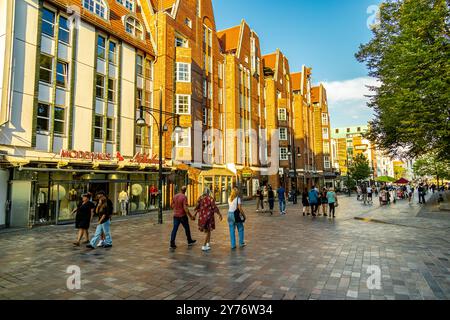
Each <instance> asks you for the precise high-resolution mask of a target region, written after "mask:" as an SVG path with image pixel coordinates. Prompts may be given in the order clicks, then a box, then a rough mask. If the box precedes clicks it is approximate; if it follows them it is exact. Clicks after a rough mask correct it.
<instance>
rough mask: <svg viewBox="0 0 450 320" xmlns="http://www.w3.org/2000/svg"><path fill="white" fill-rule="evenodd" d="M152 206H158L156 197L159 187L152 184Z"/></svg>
mask: <svg viewBox="0 0 450 320" xmlns="http://www.w3.org/2000/svg"><path fill="white" fill-rule="evenodd" d="M149 192H150V208H152V209H153V208H154V207H155V206H156V197H157V196H158V188H157V187H155V186H154V185H152V186H151V187H150V190H149Z"/></svg>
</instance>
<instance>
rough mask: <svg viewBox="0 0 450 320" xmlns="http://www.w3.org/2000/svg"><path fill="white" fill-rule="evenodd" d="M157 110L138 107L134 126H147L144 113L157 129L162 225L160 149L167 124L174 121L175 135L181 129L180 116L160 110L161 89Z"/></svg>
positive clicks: (160, 219)
mask: <svg viewBox="0 0 450 320" xmlns="http://www.w3.org/2000/svg"><path fill="white" fill-rule="evenodd" d="M159 97H160V99H159V109H154V108H148V107H144V106H140V107H139V118H138V119H137V120H136V126H138V127H139V128H143V127H146V126H147V121H146V120H145V118H144V112H146V113H148V114H149V115H150V116H151V117H152V118H153V120H155V123H156V127H157V128H158V136H159V171H158V178H159V181H158V192H159V197H158V206H159V208H158V223H159V224H162V223H163V208H162V188H163V152H162V148H163V135H164V133H165V132H167V131H168V128H167V123H168V122H169V121H170V120H172V119H175V120H176V124H175V130H174V132H175V133H179V132H180V131H181V127H180V116H179V115H177V114H176V113H173V112H167V111H163V110H162V88H161V89H160V93H159ZM154 113H159V121H158V120H157V119H156V117H155V116H154ZM163 115H165V116H167V117H168V118H167V119H166V121H165V122H164V124H163Z"/></svg>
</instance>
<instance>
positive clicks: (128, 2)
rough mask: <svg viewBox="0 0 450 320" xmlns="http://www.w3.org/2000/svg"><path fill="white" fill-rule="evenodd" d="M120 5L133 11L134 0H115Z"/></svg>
mask: <svg viewBox="0 0 450 320" xmlns="http://www.w3.org/2000/svg"><path fill="white" fill-rule="evenodd" d="M116 1H117V2H118V3H120V4H121V5H122V6H124V7H125V8H127V9H128V10H130V11H134V0H116Z"/></svg>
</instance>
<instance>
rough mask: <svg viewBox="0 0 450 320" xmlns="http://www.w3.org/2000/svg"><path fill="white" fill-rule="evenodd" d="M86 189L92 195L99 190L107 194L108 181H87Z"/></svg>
mask: <svg viewBox="0 0 450 320" xmlns="http://www.w3.org/2000/svg"><path fill="white" fill-rule="evenodd" d="M88 190H89V192H90V193H92V195H93V196H94V197H95V195H96V194H97V193H98V192H100V191H104V192H105V193H106V194H107V195H109V182H91V183H89V187H88Z"/></svg>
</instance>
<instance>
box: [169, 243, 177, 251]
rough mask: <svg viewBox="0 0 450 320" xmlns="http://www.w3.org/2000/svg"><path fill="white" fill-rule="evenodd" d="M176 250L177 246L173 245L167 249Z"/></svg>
mask: <svg viewBox="0 0 450 320" xmlns="http://www.w3.org/2000/svg"><path fill="white" fill-rule="evenodd" d="M176 248H177V246H176V245H175V244H171V245H170V247H169V249H171V250H175V249H176Z"/></svg>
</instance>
